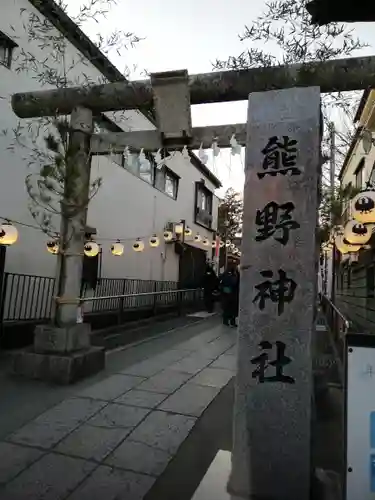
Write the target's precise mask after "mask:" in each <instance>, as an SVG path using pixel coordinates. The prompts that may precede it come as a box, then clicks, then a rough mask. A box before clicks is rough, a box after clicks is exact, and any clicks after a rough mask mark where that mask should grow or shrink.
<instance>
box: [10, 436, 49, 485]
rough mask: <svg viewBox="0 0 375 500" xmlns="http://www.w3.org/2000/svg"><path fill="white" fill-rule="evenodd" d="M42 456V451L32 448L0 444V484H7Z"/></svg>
mask: <svg viewBox="0 0 375 500" xmlns="http://www.w3.org/2000/svg"><path fill="white" fill-rule="evenodd" d="M42 455H43V452H42V451H40V450H36V449H34V448H26V447H25V446H19V445H17V444H12V443H0V484H1V483H6V482H8V481H9V480H10V479H12V478H13V477H15V476H16V475H17V474H19V473H20V472H21V471H22V470H23V469H26V467H28V466H29V465H30V464H32V463H33V462H35V461H36V460H38V458H40V457H41V456H42Z"/></svg>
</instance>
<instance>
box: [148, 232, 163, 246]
mask: <svg viewBox="0 0 375 500" xmlns="http://www.w3.org/2000/svg"><path fill="white" fill-rule="evenodd" d="M149 243H150V247H153V248H156V247H158V246H159V244H160V240H159V238H158V237H157V236H156V234H154V236H151V238H150V239H149Z"/></svg>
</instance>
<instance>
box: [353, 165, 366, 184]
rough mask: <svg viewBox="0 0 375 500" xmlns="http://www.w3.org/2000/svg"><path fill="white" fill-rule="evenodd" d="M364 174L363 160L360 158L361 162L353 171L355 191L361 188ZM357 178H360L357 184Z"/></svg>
mask: <svg viewBox="0 0 375 500" xmlns="http://www.w3.org/2000/svg"><path fill="white" fill-rule="evenodd" d="M364 172H365V159H364V158H361V160H360V161H359V163H358V165H357V168H356V169H355V171H354V175H355V187H356V188H357V189H362V188H363V181H364ZM359 176H360V182H358V179H359Z"/></svg>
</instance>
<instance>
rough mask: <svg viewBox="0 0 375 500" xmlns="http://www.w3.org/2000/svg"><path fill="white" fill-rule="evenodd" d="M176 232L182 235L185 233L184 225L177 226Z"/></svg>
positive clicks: (175, 227)
mask: <svg viewBox="0 0 375 500" xmlns="http://www.w3.org/2000/svg"><path fill="white" fill-rule="evenodd" d="M174 232H175V233H176V234H182V233H183V232H184V225H183V224H182V223H178V224H175V226H174Z"/></svg>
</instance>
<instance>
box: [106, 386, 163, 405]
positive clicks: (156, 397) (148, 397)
mask: <svg viewBox="0 0 375 500" xmlns="http://www.w3.org/2000/svg"><path fill="white" fill-rule="evenodd" d="M166 397H167V395H166V394H160V393H157V392H148V391H139V390H138V389H132V390H131V391H129V392H127V393H125V394H124V395H123V396H120V397H119V398H117V399H115V403H119V404H124V405H128V406H139V407H140V408H150V409H153V408H155V407H156V406H158V405H159V404H160V403H161V402H162V401H163V400H164V399H165V398H166Z"/></svg>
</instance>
